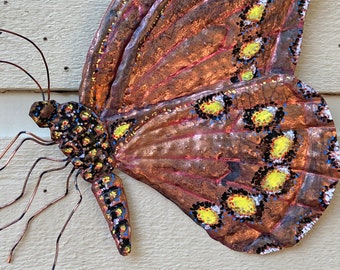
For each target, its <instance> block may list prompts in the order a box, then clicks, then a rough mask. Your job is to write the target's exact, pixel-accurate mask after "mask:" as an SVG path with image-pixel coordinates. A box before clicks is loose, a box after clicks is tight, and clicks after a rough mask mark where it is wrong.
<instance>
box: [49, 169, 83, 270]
mask: <svg viewBox="0 0 340 270" xmlns="http://www.w3.org/2000/svg"><path fill="white" fill-rule="evenodd" d="M79 173H80V171H78V172H77V173H76V175H75V177H74V187H75V188H76V190H77V191H78V193H79V200H78V202H77V204H76V205H75V206H74V207H73V209H72V211H71V213H70V215H69V216H68V218H67V220H66V222H65V224H64V226H63V227H62V229H61V231H60V233H59V235H58V237H57V241H56V247H55V255H54V261H53V265H52V270H55V267H56V264H57V260H58V255H59V242H60V238H61V236H62V234H63V233H64V231H65V229H66V227H67V225H68V223H69V222H70V220H71V218H72V216H73V215H74V213H75V212H76V211H77V209H78V207H79V205H80V203H81V201H82V200H83V195H82V193H81V191H80V189H79V187H78V175H79Z"/></svg>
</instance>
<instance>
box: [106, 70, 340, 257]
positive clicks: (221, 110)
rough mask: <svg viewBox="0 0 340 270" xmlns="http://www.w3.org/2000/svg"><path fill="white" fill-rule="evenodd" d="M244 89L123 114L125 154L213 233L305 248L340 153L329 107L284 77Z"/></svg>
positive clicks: (249, 248) (268, 247)
mask: <svg viewBox="0 0 340 270" xmlns="http://www.w3.org/2000/svg"><path fill="white" fill-rule="evenodd" d="M235 87H236V88H234V87H222V88H219V89H215V90H208V91H205V92H203V93H199V94H194V95H191V96H188V97H184V98H181V99H177V100H174V101H169V102H167V103H164V104H162V105H157V106H150V107H149V108H147V109H145V110H144V111H142V112H138V111H134V112H131V113H130V114H128V115H125V116H124V118H123V119H122V118H120V119H118V118H117V120H114V121H113V122H112V123H111V134H112V136H114V137H115V141H114V143H115V144H116V154H115V157H116V159H117V166H118V168H119V169H121V170H123V171H125V172H126V173H128V174H129V175H131V176H133V177H134V178H136V179H138V180H140V181H143V182H145V183H147V184H148V185H150V186H152V187H153V188H155V189H156V190H158V191H160V192H161V193H162V194H164V195H165V196H166V197H168V198H169V199H170V200H171V201H173V202H174V203H176V204H177V205H178V206H179V207H180V208H181V209H182V210H183V211H184V212H185V213H186V214H187V215H189V216H190V217H191V218H192V219H193V220H194V221H195V222H196V223H198V224H199V225H201V226H202V227H203V228H205V229H206V230H207V232H208V233H209V235H210V236H211V237H213V238H215V239H216V240H218V241H220V242H222V243H223V244H225V245H227V246H229V247H231V248H233V249H235V250H238V251H246V252H250V253H267V252H271V251H276V250H279V249H281V248H282V247H287V246H292V245H294V244H295V243H297V242H298V241H299V240H300V239H301V238H302V237H303V236H304V235H305V233H306V232H307V231H308V230H309V229H310V228H311V227H312V226H313V225H314V224H315V222H316V220H317V219H318V218H319V217H320V216H321V214H322V212H323V211H324V210H325V208H326V207H327V205H328V204H329V200H330V199H331V196H332V193H333V191H334V188H335V185H336V183H337V181H338V178H339V173H338V171H337V169H338V168H339V161H340V160H339V155H340V152H339V147H338V143H337V141H336V133H335V128H334V124H333V121H332V119H331V117H330V114H329V111H328V107H327V105H326V103H325V101H324V100H323V99H322V97H320V96H319V95H318V94H317V93H316V92H315V91H314V90H313V89H311V88H310V87H308V86H306V85H305V84H303V83H302V82H301V81H299V80H297V79H295V78H293V77H290V76H283V75H277V76H270V77H266V78H262V79H257V80H254V81H252V82H249V83H246V84H245V85H244V84H239V85H235ZM236 89H237V90H236ZM117 130H119V131H120V132H117Z"/></svg>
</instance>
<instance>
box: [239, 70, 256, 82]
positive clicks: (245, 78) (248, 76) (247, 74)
mask: <svg viewBox="0 0 340 270" xmlns="http://www.w3.org/2000/svg"><path fill="white" fill-rule="evenodd" d="M241 78H242V81H250V80H252V79H253V78H254V73H253V71H252V70H246V71H244V72H242V73H241Z"/></svg>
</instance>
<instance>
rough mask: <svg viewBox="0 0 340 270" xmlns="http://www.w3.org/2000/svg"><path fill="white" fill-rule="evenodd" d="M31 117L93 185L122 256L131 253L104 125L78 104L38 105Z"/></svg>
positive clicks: (123, 199) (124, 203) (118, 181)
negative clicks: (49, 132)
mask: <svg viewBox="0 0 340 270" xmlns="http://www.w3.org/2000/svg"><path fill="white" fill-rule="evenodd" d="M30 116H31V117H32V118H33V120H34V121H35V122H36V123H37V124H38V125H39V126H40V127H48V128H49V129H50V131H51V139H52V140H53V141H54V142H55V143H57V144H58V145H59V148H60V149H61V151H62V152H63V153H64V154H65V155H66V156H67V157H68V158H69V160H70V161H71V162H72V164H73V166H74V167H75V168H76V169H79V171H80V173H81V175H82V177H83V178H84V179H85V180H86V181H88V182H90V183H91V184H92V191H93V193H94V195H95V197H96V198H97V201H98V204H99V205H100V207H101V209H102V211H103V214H104V217H105V218H106V220H107V222H108V224H109V227H110V232H111V234H112V236H113V238H114V239H115V241H116V244H117V248H118V250H119V252H120V253H121V254H122V255H127V254H128V253H130V250H131V244H130V226H129V223H128V206H127V201H126V197H125V193H124V189H123V187H122V182H121V179H120V178H119V177H118V176H115V175H114V174H113V173H112V171H113V168H114V165H115V162H114V159H113V157H112V155H113V151H112V148H111V146H110V143H109V140H108V134H107V132H106V129H105V125H104V123H102V122H101V121H100V120H99V119H98V117H97V116H96V114H95V113H93V112H92V111H91V109H88V108H86V107H85V106H83V105H81V104H79V103H76V102H68V103H64V104H58V103H57V102H55V101H54V100H50V101H40V102H35V103H34V104H33V105H32V107H31V110H30Z"/></svg>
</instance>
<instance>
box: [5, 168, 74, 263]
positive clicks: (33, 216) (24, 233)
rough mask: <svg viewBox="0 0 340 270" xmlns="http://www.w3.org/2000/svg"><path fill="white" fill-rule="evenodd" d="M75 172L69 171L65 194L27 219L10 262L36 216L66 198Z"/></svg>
mask: <svg viewBox="0 0 340 270" xmlns="http://www.w3.org/2000/svg"><path fill="white" fill-rule="evenodd" d="M73 172H74V169H72V170H71V172H70V173H69V175H68V177H67V180H66V187H65V192H64V194H63V195H61V196H59V197H58V198H56V199H54V200H53V201H51V202H50V203H48V204H47V205H45V206H44V207H43V208H41V209H40V210H39V211H37V212H35V213H34V214H33V215H32V216H31V217H30V218H29V219H28V221H27V223H26V226H25V229H24V231H23V232H22V234H21V236H20V238H19V239H18V241H17V242H16V243H15V244H14V246H13V247H12V249H11V251H10V253H9V256H8V259H7V262H8V263H10V262H11V261H12V258H13V253H14V250H15V249H16V247H17V246H18V245H19V243H20V242H21V240H22V239H23V238H24V236H25V235H26V232H27V230H28V228H29V225H30V223H31V222H32V221H33V219H34V218H36V217H37V216H38V215H40V214H41V213H42V212H44V211H45V210H46V209H47V208H49V207H50V206H52V205H54V204H56V203H57V202H59V201H61V200H62V199H64V198H65V197H66V196H67V194H68V190H69V184H70V178H71V176H72V174H73Z"/></svg>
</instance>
